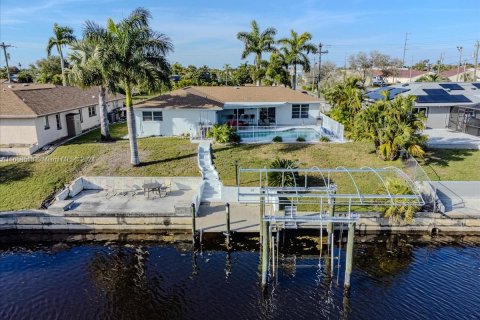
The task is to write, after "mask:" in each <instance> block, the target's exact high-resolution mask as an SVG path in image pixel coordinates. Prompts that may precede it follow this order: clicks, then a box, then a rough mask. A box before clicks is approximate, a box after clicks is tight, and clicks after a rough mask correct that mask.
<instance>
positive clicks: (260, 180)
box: [237, 167, 425, 289]
mask: <svg viewBox="0 0 480 320" xmlns="http://www.w3.org/2000/svg"><path fill="white" fill-rule="evenodd" d="M359 179H360V180H359ZM392 179H396V180H397V181H400V182H401V183H402V184H403V185H404V186H405V188H406V189H407V190H408V191H407V192H403V193H405V194H396V193H395V190H391V189H392V188H391V186H390V184H391V180H392ZM237 181H238V183H237V192H238V202H240V203H257V204H259V205H260V224H261V228H260V241H261V252H262V255H261V259H262V286H263V287H264V288H265V287H266V285H267V276H268V270H269V268H270V266H269V264H270V261H271V264H272V275H275V273H276V270H275V268H276V266H278V238H279V232H280V231H281V230H282V229H296V228H299V227H301V228H304V229H317V228H319V229H320V241H321V245H320V252H322V247H323V243H322V238H323V229H324V227H325V228H326V231H327V235H328V236H327V244H328V248H329V251H330V252H331V257H330V269H331V274H333V267H334V262H333V259H334V256H333V251H334V250H333V249H334V238H333V237H334V232H333V231H334V225H335V224H337V225H340V226H341V228H342V230H343V225H344V224H347V225H348V236H347V250H346V269H345V280H344V286H345V288H346V289H348V288H349V287H350V275H351V272H352V263H353V243H354V232H355V224H356V222H357V221H358V219H359V212H356V211H355V210H354V207H357V206H377V207H378V206H383V207H385V206H418V207H421V206H424V205H425V201H424V199H423V198H422V195H421V192H420V190H419V189H418V187H417V185H416V184H415V182H414V181H412V180H411V179H410V178H409V177H408V176H407V175H406V174H405V173H404V172H403V171H402V170H400V169H399V168H395V167H388V168H382V169H374V168H370V167H362V168H345V167H337V168H335V169H327V168H318V167H312V168H301V169H300V168H285V169H272V168H239V170H238V179H237ZM242 182H243V183H244V185H242ZM361 183H363V184H365V183H367V184H370V185H373V186H376V187H377V188H376V189H377V190H376V191H375V192H372V191H371V190H369V191H368V192H362V187H361ZM267 206H268V207H269V210H268V212H267ZM282 207H283V209H281V208H282ZM339 207H342V208H343V210H344V211H342V212H337V210H336V208H339ZM299 209H300V210H301V211H300V212H299V211H298V210H299ZM345 210H346V211H345ZM273 233H276V235H275V236H274V235H273ZM340 236H342V235H340ZM275 244H276V245H275ZM320 258H321V257H320ZM319 261H320V260H319ZM327 261H328V259H327Z"/></svg>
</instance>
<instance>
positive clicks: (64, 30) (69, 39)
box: [47, 23, 75, 86]
mask: <svg viewBox="0 0 480 320" xmlns="http://www.w3.org/2000/svg"><path fill="white" fill-rule="evenodd" d="M53 34H54V36H53V37H51V38H50V39H48V44H47V55H48V56H50V54H51V52H52V49H53V47H55V48H57V51H58V54H59V55H60V61H61V66H62V83H63V86H66V85H67V79H66V77H65V60H64V59H63V51H62V47H63V46H66V45H68V44H71V43H73V42H74V41H75V36H74V35H73V29H72V28H70V27H63V26H60V25H58V24H57V23H55V24H54V25H53Z"/></svg>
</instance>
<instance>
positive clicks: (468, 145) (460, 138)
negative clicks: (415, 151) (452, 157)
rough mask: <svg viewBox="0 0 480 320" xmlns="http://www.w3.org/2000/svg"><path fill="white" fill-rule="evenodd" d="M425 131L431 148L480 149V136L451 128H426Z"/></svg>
mask: <svg viewBox="0 0 480 320" xmlns="http://www.w3.org/2000/svg"><path fill="white" fill-rule="evenodd" d="M424 133H425V134H426V135H427V136H428V142H427V145H428V146H429V147H431V148H445V149H478V150H480V137H476V136H473V135H470V134H466V133H463V132H458V131H453V130H450V129H426V130H425V131H424Z"/></svg>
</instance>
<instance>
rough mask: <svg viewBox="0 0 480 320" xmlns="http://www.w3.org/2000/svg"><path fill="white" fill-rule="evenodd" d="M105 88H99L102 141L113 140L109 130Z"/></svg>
mask: <svg viewBox="0 0 480 320" xmlns="http://www.w3.org/2000/svg"><path fill="white" fill-rule="evenodd" d="M105 91H106V90H105V88H104V87H103V86H99V87H98V109H99V110H100V134H101V140H102V141H109V140H111V137H110V130H109V129H108V117H107V114H108V111H107V101H106V100H107V99H106V98H105V97H106V92H105Z"/></svg>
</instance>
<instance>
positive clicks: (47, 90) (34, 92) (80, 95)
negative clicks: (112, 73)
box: [0, 84, 124, 118]
mask: <svg viewBox="0 0 480 320" xmlns="http://www.w3.org/2000/svg"><path fill="white" fill-rule="evenodd" d="M123 98H124V96H123V95H121V94H115V95H108V96H107V101H113V100H121V99H123ZM97 103H98V89H97V88H89V89H85V90H83V89H80V88H76V87H62V86H55V85H51V84H29V85H28V86H25V85H21V84H13V85H6V84H3V85H2V87H1V89H0V117H1V118H34V117H38V116H42V115H47V114H52V113H57V112H62V111H68V110H72V109H76V108H80V107H86V106H92V105H96V104H97Z"/></svg>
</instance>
